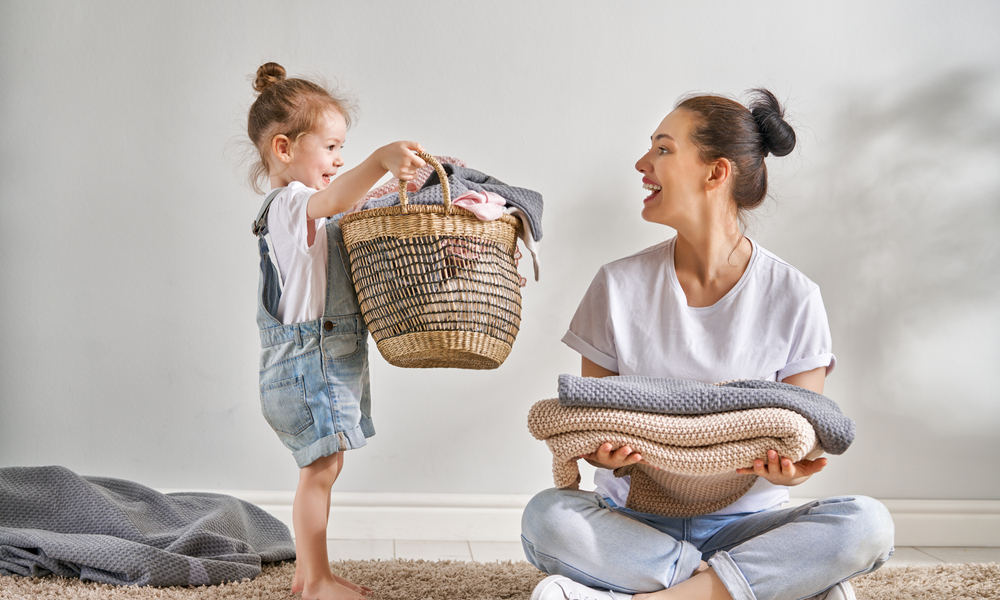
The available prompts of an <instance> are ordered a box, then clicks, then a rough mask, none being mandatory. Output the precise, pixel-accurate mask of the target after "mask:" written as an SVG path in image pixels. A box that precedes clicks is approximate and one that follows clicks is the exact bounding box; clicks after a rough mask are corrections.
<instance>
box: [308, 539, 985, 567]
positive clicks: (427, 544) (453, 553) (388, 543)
mask: <svg viewBox="0 0 1000 600" xmlns="http://www.w3.org/2000/svg"><path fill="white" fill-rule="evenodd" d="M327 546H328V548H329V553H330V560H346V559H355V560H372V559H392V558H406V559H415V560H416V559H424V560H474V561H477V562H494V561H498V560H499V561H506V560H524V552H523V551H522V550H521V544H520V543H519V542H442V541H413V540H329V541H328V542H327ZM981 562H1000V548H943V547H919V548H914V547H905V548H896V552H895V554H893V556H892V558H891V559H890V560H889V565H891V566H907V565H915V566H922V565H940V564H946V563H981Z"/></svg>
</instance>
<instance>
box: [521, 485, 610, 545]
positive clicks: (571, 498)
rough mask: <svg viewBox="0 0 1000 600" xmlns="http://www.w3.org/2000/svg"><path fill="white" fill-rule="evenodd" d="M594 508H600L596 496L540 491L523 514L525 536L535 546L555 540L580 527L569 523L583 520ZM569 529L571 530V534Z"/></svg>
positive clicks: (570, 491) (586, 493) (558, 490)
mask: <svg viewBox="0 0 1000 600" xmlns="http://www.w3.org/2000/svg"><path fill="white" fill-rule="evenodd" d="M590 505H593V506H594V507H595V508H596V507H597V506H598V503H597V499H596V494H594V493H593V492H581V491H578V490H561V489H558V488H551V489H547V490H544V491H542V492H539V493H538V494H536V495H535V496H534V497H533V498H532V499H531V500H529V501H528V504H527V505H525V507H524V513H523V514H522V515H521V536H522V537H523V538H524V539H525V540H526V541H527V542H528V543H531V544H534V543H536V542H538V541H541V540H552V539H553V538H559V537H562V536H563V535H565V534H567V533H570V534H571V533H572V532H573V530H574V529H576V527H574V526H573V524H571V523H567V521H574V520H579V519H581V518H582V517H583V514H582V513H583V512H584V511H585V510H586V508H587V507H588V506H590ZM567 530H569V531H568V532H567Z"/></svg>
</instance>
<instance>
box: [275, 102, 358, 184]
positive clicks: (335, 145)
mask: <svg viewBox="0 0 1000 600" xmlns="http://www.w3.org/2000/svg"><path fill="white" fill-rule="evenodd" d="M346 136H347V123H346V122H345V121H344V117H343V115H341V114H340V113H339V112H337V111H334V110H330V111H327V112H326V114H325V115H324V116H323V118H321V119H320V120H319V122H318V123H317V124H316V129H315V130H314V131H312V132H310V133H307V134H305V135H304V136H302V137H300V138H299V139H298V140H297V141H296V142H294V143H293V144H292V148H291V156H292V158H291V162H290V163H289V164H288V168H287V169H285V171H284V172H283V173H281V179H282V180H286V181H283V183H282V185H288V184H289V183H291V182H292V181H298V182H299V183H301V184H303V185H305V186H307V187H311V188H313V189H314V190H322V189H325V188H326V186H328V185H330V180H331V179H333V177H334V176H336V174H337V169H339V168H340V167H342V166H344V159H343V157H342V156H341V155H340V149H341V148H342V147H343V145H344V138H345V137H346Z"/></svg>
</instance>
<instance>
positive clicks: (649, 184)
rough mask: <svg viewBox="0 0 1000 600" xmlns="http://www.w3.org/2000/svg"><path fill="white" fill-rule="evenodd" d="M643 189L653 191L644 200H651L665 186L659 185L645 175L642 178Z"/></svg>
mask: <svg viewBox="0 0 1000 600" xmlns="http://www.w3.org/2000/svg"><path fill="white" fill-rule="evenodd" d="M642 189H644V190H647V191H649V192H651V193H650V194H649V196H646V199H645V200H643V202H649V201H650V200H652V199H653V198H654V197H655V196H656V195H657V194H659V193H660V190H662V189H663V188H662V187H660V186H659V185H657V184H656V183H654V182H653V181H652V180H650V179H647V178H646V177H643V178H642Z"/></svg>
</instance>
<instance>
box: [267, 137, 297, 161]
mask: <svg viewBox="0 0 1000 600" xmlns="http://www.w3.org/2000/svg"><path fill="white" fill-rule="evenodd" d="M271 153H272V154H274V157H275V158H277V159H278V160H279V161H281V162H283V163H285V164H286V165H287V164H288V163H290V162H292V142H291V140H289V139H288V136H287V135H285V134H283V133H279V134H278V135H276V136H274V137H273V138H271Z"/></svg>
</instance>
